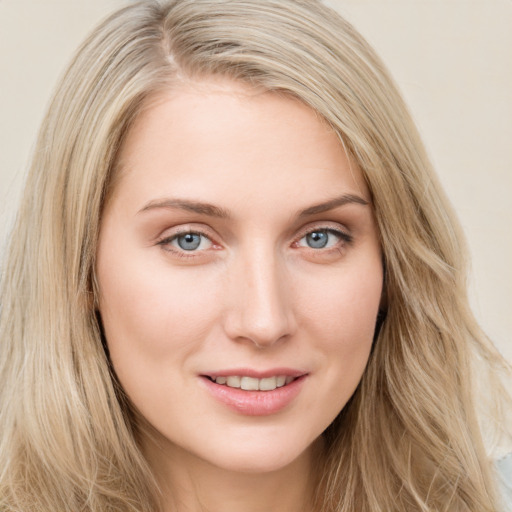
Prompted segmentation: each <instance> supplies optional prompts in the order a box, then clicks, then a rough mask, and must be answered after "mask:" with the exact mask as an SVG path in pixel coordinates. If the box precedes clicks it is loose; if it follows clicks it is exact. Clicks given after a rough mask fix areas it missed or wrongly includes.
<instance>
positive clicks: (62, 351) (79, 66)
mask: <svg viewBox="0 0 512 512" xmlns="http://www.w3.org/2000/svg"><path fill="white" fill-rule="evenodd" d="M207 75H223V76H227V77H230V78H233V79H235V80H242V81H244V82H246V83H249V84H253V85H255V86H259V87H263V88H264V89H266V90H269V91H279V92H282V93H285V94H288V95H292V96H294V97H297V98H299V99H300V100H301V101H303V102H304V103H306V104H308V105H310V106H311V107H312V108H313V109H314V110H316V111H317V112H318V113H319V114H320V115H321V116H323V117H324V118H325V119H326V121H327V122H328V123H329V124H330V126H331V127H332V128H333V129H334V130H335V131H336V133H337V134H338V135H339V137H340V141H341V143H342V144H343V145H344V147H345V149H346V151H347V152H348V153H349V154H350V155H351V156H352V157H353V158H354V160H355V161H356V162H357V163H358V165H359V166H360V167H361V169H362V171H363V173H364V176H365V179H366V181H367V184H368V187H369V189H370V191H371V194H372V197H373V204H374V210H375V217H376V220H377V223H378V227H379V232H380V237H381V243H382V248H383V254H384V265H385V271H386V276H385V293H386V304H387V308H386V311H385V319H384V318H383V319H382V322H381V325H380V329H379V333H378V336H377V337H376V339H375V342H374V348H373V351H372V354H371V356H370V360H369V362H368V366H367V369H366V371H365V374H364V376H363V379H362V381H361V383H360V386H359V387H358V389H357V391H356V393H355V394H354V396H353V397H352V399H351V400H350V402H349V403H348V404H347V406H346V407H345V408H344V409H343V411H342V412H341V413H340V415H339V416H338V417H337V418H336V420H335V421H334V423H333V424H332V425H331V426H330V427H329V429H328V430H327V431H326V432H325V433H324V436H325V438H326V440H327V443H326V445H327V450H326V454H325V463H324V464H323V465H322V467H321V468H320V484H319V486H318V493H317V502H318V509H319V510H322V511H324V512H334V511H336V512H342V511H343V512H349V511H350V512H353V511H354V510H357V511H360V512H370V511H372V512H375V511H386V512H388V511H390V510H393V511H398V512H400V511H401V512H406V511H407V512H411V511H448V510H449V511H451V512H452V511H474V512H485V511H489V512H491V511H495V510H496V509H497V508H498V501H497V498H496V496H495V494H494V484H493V473H492V468H491V465H490V463H489V461H488V457H487V454H486V452H485V449H484V445H483V442H482V436H481V433H480V428H479V425H478V422H477V418H476V413H475V403H474V397H473V388H472V386H473V384H472V380H471V375H472V371H471V368H472V365H473V361H476V360H477V359H479V360H480V361H483V362H484V363H485V365H487V367H492V368H498V369H499V368H504V369H505V371H508V369H507V368H505V366H506V365H505V363H504V362H503V361H501V359H500V357H499V356H498V355H497V353H496V352H495V351H494V349H493V348H492V345H491V344H490V343H489V342H487V341H486V339H485V337H484V336H483V335H482V334H481V333H480V331H479V330H478V327H477V326H476V324H475V322H474V320H473V317H472V314H471V312H470V310H469V308H468V305H467V298H466V283H465V279H466V261H465V249H464V244H463V241H462V236H461V233H460V230H459V227H458V224H457V222H456V219H455V217H454V215H453V213H452V211H451V208H450V207H449V205H448V202H447V200H446V198H445V197H444V195H443V193H442V191H441V189H440V187H439V184H438V182H437V179H436V177H435V175H434V174H433V172H432V170H431V166H430V164H429V162H428V158H427V156H426V154H425V152H424V149H423V146H422V143H421V141H420V139H419V136H418V134H417V132H416V129H415V127H414V125H413V123H412V121H411V118H410V115H409V114H408V112H407V109H406V107H405V106H404V103H403V101H402V99H401V97H400V95H399V93H398V92H397V89H396V87H395V86H394V84H393V83H392V81H391V79H390V77H389V76H388V74H387V71H386V70H385V68H384V66H383V64H382V63H381V61H380V60H379V59H378V58H377V57H376V55H375V54H374V52H373V51H372V49H371V48H370V47H369V46H368V44H367V43H366V42H365V41H364V40H363V39H362V37H361V36H360V35H359V34H358V33H357V32H356V31H355V29H354V28H353V27H352V26H351V25H350V24H348V23H347V22H346V21H344V20H343V19H341V18H340V17H339V16H338V15H337V14H335V13H334V12H333V11H332V10H330V9H328V8H327V7H325V6H323V5H322V4H320V3H318V2H316V1H315V0H181V1H179V0H174V1H170V2H167V3H165V4H163V5H159V4H158V3H156V2H140V3H137V4H135V5H132V6H129V7H126V8H124V9H122V10H120V11H119V12H117V13H116V14H114V15H113V16H111V17H110V18H109V19H108V20H107V21H105V22H104V23H103V24H102V25H101V26H99V27H98V28H97V29H96V30H95V31H94V32H93V33H92V35H91V36H90V37H89V38H88V39H87V40H86V41H85V43H84V44H83V45H82V47H81V48H80V49H79V51H78V53H77V55H76V57H75V58H74V60H73V62H72V63H71V65H70V66H69V69H68V71H67V73H66V74H65V76H64V77H63V79H62V81H61V83H60V84H59V85H58V87H57V92H56V94H55V96H54V98H53V101H52V103H51V104H50V107H49V110H48V113H47V115H46V118H45V120H44V122H43V126H42V128H41V132H40V136H39V139H38V143H37V146H36V149H35V153H34V157H33V163H32V166H31V169H30V173H29V176H28V180H27V183H26V187H25V194H24V198H23V202H22V205H21V208H20V211H19V215H18V218H17V222H16V225H15V228H14V233H13V236H12V241H11V244H10V248H9V252H8V257H7V262H6V264H5V267H4V271H3V278H2V311H1V318H0V336H1V338H0V340H1V345H0V401H1V402H0V403H1V412H0V429H1V430H0V509H1V510H6V511H15V510H16V511H30V512H43V511H47V512H48V511H52V512H53V511H56V510H58V511H59V512H61V511H62V512H64V511H74V512H75V511H77V510H82V511H89V512H93V511H101V512H106V511H114V510H127V511H128V510H133V511H138V512H142V511H148V512H149V511H155V510H158V509H159V505H158V500H159V498H158V491H157V490H156V486H155V485H154V482H153V478H152V475H151V472H150V470H149V468H148V467H147V464H146V461H145V459H144V457H143V455H142V454H141V452H140V450H139V445H138V430H137V422H136V421H135V420H134V418H133V416H132V413H131V412H130V407H129V404H128V403H127V401H126V398H125V397H124V395H123V392H122V390H120V389H119V386H118V384H117V383H116V379H115V376H114V375H113V372H112V370H111V368H110V365H109V361H108V356H107V355H106V351H105V347H104V342H103V339H102V333H101V327H100V323H99V320H98V318H97V313H96V308H95V290H96V287H95V283H94V265H95V253H96V243H97V236H98V230H99V225H100V217H101V211H102V207H103V204H104V201H105V197H106V195H107V194H108V192H109V190H110V187H112V186H113V179H114V178H115V172H114V171H115V165H116V156H117V154H118V151H119V148H120V147H121V145H122V143H123V140H124V138H125V135H126V133H127V131H128V130H129V128H130V126H131V124H132V122H133V120H134V119H135V118H136V116H137V115H138V114H139V113H140V112H141V110H142V109H143V108H144V107H145V106H146V105H147V104H148V101H149V99H150V98H152V97H153V96H154V95H156V94H157V93H158V92H159V91H161V90H162V89H166V88H169V87H172V84H173V83H175V82H176V81H178V80H183V79H185V78H187V77H188V78H198V79H200V78H201V76H207Z"/></svg>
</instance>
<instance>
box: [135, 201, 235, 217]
mask: <svg viewBox="0 0 512 512" xmlns="http://www.w3.org/2000/svg"><path fill="white" fill-rule="evenodd" d="M156 208H166V209H172V208H177V209H179V210H186V211H188V212H193V213H198V214H200V215H207V216H209V217H218V218H221V219H227V218H228V217H229V216H230V215H229V213H228V211H227V210H224V209H223V208H219V207H218V206H215V205H213V204H209V203H202V202H199V201H189V200H188V199H157V200H154V201H150V202H149V203H148V204H147V205H146V206H144V207H143V208H142V209H141V210H139V212H138V213H142V212H146V211H149V210H154V209H156Z"/></svg>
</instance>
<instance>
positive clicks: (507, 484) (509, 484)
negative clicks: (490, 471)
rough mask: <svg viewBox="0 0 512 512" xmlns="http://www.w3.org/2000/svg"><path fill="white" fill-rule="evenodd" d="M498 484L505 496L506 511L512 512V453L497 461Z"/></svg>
mask: <svg viewBox="0 0 512 512" xmlns="http://www.w3.org/2000/svg"><path fill="white" fill-rule="evenodd" d="M495 464H496V469H497V473H498V479H499V482H498V485H499V489H500V491H501V495H502V497H503V504H504V509H503V510H504V512H512V453H509V454H507V455H505V456H504V457H501V458H499V459H498V460H497V461H496V463H495Z"/></svg>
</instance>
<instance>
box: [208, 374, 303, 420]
mask: <svg viewBox="0 0 512 512" xmlns="http://www.w3.org/2000/svg"><path fill="white" fill-rule="evenodd" d="M305 378H306V375H303V376H302V377H299V378H297V379H295V380H294V381H292V382H290V384H287V385H286V386H282V387H280V388H276V389H273V390H272V391H245V390H243V389H240V388H230V387H229V386H225V385H223V384H217V383H215V382H213V381H211V380H210V379H209V378H207V377H202V380H203V381H204V383H205V385H206V388H207V389H208V391H209V392H210V393H211V394H212V395H213V397H214V398H216V399H217V400H218V401H219V402H221V403H223V404H224V405H227V406H228V407H229V408H230V409H233V410H234V411H236V412H238V413H241V414H245V415H246V416H268V415H270V414H276V413H278V412H279V411H281V410H283V409H284V408H285V407H286V406H287V405H289V404H290V403H291V402H292V401H293V399H294V398H295V397H296V396H297V395H298V394H299V392H300V390H301V388H302V384H303V382H304V380H305Z"/></svg>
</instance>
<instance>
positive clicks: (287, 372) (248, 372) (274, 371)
mask: <svg viewBox="0 0 512 512" xmlns="http://www.w3.org/2000/svg"><path fill="white" fill-rule="evenodd" d="M307 373H308V372H305V371H303V370H297V369H294V368H269V369H267V370H256V369H254V368H230V369H224V370H217V371H211V372H210V371H209V372H206V373H202V375H203V376H205V377H229V376H231V375H238V376H244V377H252V378H254V379H265V378H268V377H276V376H281V375H284V376H285V377H295V378H296V377H302V376H303V375H306V374H307Z"/></svg>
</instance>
